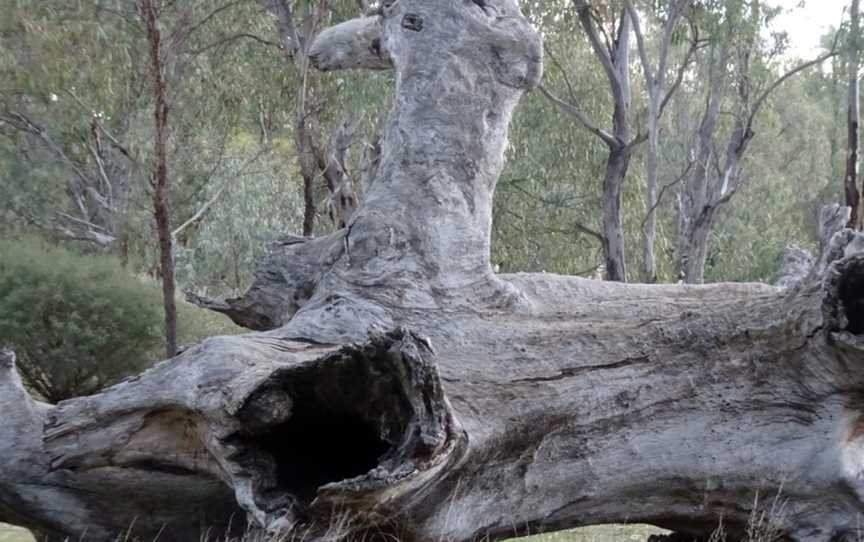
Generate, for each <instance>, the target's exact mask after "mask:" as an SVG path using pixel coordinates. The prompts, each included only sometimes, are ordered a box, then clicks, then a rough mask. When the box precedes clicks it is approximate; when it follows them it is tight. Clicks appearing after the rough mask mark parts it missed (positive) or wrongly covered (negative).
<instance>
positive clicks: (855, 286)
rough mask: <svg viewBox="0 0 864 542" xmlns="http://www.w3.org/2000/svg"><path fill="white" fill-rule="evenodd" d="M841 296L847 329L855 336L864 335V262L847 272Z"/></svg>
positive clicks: (841, 285)
mask: <svg viewBox="0 0 864 542" xmlns="http://www.w3.org/2000/svg"><path fill="white" fill-rule="evenodd" d="M839 294H840V302H841V303H842V306H843V311H844V313H845V314H846V320H847V321H848V325H847V326H846V329H847V330H848V331H849V332H850V333H854V334H855V335H861V334H864V262H857V263H855V264H853V266H852V268H851V269H848V270H847V271H846V274H845V276H844V277H843V280H842V282H841V283H840V291H839Z"/></svg>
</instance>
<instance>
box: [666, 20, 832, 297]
mask: <svg viewBox="0 0 864 542" xmlns="http://www.w3.org/2000/svg"><path fill="white" fill-rule="evenodd" d="M733 9H738V10H740V9H741V5H739V4H734V5H733V7H730V8H729V9H728V10H727V21H728V20H732V19H733V17H730V13H729V11H730V10H733ZM724 26H725V27H726V28H724V30H723V33H724V34H725V35H724V37H723V39H722V43H719V44H718V43H715V44H713V45H712V46H711V48H710V51H709V55H710V56H709V61H708V66H707V74H706V80H707V81H709V83H708V85H707V91H706V92H707V97H706V101H705V111H704V113H703V114H702V118H701V120H700V124H699V129H698V133H697V136H696V137H695V138H694V148H693V152H692V154H693V155H694V156H695V157H696V160H695V163H688V164H687V166H686V170H685V182H684V186H683V187H682V189H680V190H679V192H678V201H677V211H678V231H677V234H676V242H675V265H676V268H677V270H678V274H679V276H680V278H681V279H683V280H684V281H685V282H687V283H689V284H701V283H702V282H703V281H704V278H705V262H706V260H707V258H708V252H709V250H710V243H711V233H712V232H713V230H714V226H715V224H716V220H717V216H718V213H719V211H720V210H721V209H722V208H723V207H724V206H725V205H726V204H727V203H729V201H730V200H731V199H732V198H733V197H734V196H735V194H736V193H737V192H738V191H739V190H740V188H741V187H742V186H743V184H744V181H745V175H744V171H743V160H744V157H745V156H746V154H747V150H748V149H749V146H750V142H751V141H752V140H753V138H754V137H755V136H756V132H755V123H756V116H757V115H758V114H759V112H760V111H761V110H762V107H763V106H764V105H765V103H766V102H767V100H768V98H769V97H770V96H771V94H772V93H773V92H774V91H775V90H777V88H779V87H780V85H782V84H783V83H784V82H786V81H787V80H789V79H790V78H791V77H794V76H795V75H796V74H798V73H800V72H802V71H804V70H806V69H809V68H811V67H813V66H817V65H819V64H821V63H822V62H824V61H825V60H827V59H829V58H831V57H833V56H835V55H836V46H835V48H832V50H831V51H828V52H826V53H824V54H822V55H820V56H818V57H816V58H815V59H813V60H810V61H808V62H804V63H801V64H800V65H798V66H796V67H794V68H792V69H790V70H788V71H786V72H785V73H784V74H783V75H781V76H780V77H778V78H776V79H775V80H774V81H772V82H771V83H770V84H768V85H766V87H765V88H764V90H762V91H761V92H760V93H758V94H756V95H754V82H753V79H754V75H753V73H752V69H751V58H752V56H753V55H754V54H756V47H757V41H758V40H757V36H755V35H753V34H752V33H751V34H750V35H746V36H745V38H744V39H743V40H742V42H741V43H735V42H734V41H733V40H734V38H733V33H734V31H735V30H734V28H733V27H732V26H731V24H730V23H728V22H727V23H725V24H724ZM730 62H732V63H734V70H733V71H734V74H735V77H734V79H733V80H732V81H729V79H728V75H727V72H728V71H729V66H728V64H729V63H730ZM729 83H731V84H732V86H734V89H735V96H734V99H733V107H734V119H733V121H732V129H731V131H730V132H729V134H728V137H727V139H726V141H725V143H723V142H720V141H718V137H717V125H718V117H719V115H720V109H721V105H722V101H723V96H722V89H723V88H724V86H727V85H728V84H729ZM721 145H723V146H725V151H724V152H723V154H722V156H715V149H716V148H717V147H719V146H721ZM718 154H719V153H718Z"/></svg>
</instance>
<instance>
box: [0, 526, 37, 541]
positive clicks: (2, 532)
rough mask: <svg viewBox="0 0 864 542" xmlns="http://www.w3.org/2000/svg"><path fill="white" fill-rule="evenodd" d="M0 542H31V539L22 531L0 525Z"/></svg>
mask: <svg viewBox="0 0 864 542" xmlns="http://www.w3.org/2000/svg"><path fill="white" fill-rule="evenodd" d="M0 542H33V537H32V536H30V533H29V532H28V531H26V530H24V529H19V528H18V527H10V526H9V525H3V524H2V523H0Z"/></svg>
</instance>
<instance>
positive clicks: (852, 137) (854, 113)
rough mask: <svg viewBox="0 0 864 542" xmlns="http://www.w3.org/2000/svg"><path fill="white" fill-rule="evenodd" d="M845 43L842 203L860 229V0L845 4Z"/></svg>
mask: <svg viewBox="0 0 864 542" xmlns="http://www.w3.org/2000/svg"><path fill="white" fill-rule="evenodd" d="M849 18H850V25H849V38H848V39H849V43H848V45H847V54H848V60H847V62H848V64H847V69H848V70H849V74H848V75H849V92H848V95H847V108H846V128H847V136H846V176H845V185H844V186H845V189H846V205H848V206H849V207H851V208H852V217H851V218H850V220H849V227H851V228H857V229H859V230H860V229H861V228H862V226H864V213H862V210H861V194H862V192H864V185H862V186H861V188H860V189H859V188H858V161H859V157H858V156H859V152H860V146H861V145H860V143H859V128H858V124H859V122H860V117H861V113H860V105H861V82H860V78H861V73H860V72H861V2H860V0H852V4H851V5H850V7H849Z"/></svg>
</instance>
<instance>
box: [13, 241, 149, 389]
mask: <svg viewBox="0 0 864 542" xmlns="http://www.w3.org/2000/svg"><path fill="white" fill-rule="evenodd" d="M161 337H162V312H161V303H160V297H159V292H158V290H156V289H155V288H154V287H153V286H151V285H147V284H144V283H142V282H141V281H140V280H138V279H136V278H135V277H133V276H130V275H129V274H128V273H126V272H125V271H124V270H123V269H122V268H121V266H120V265H119V264H118V263H117V262H116V261H115V260H113V259H111V258H108V257H105V256H94V255H87V256H81V255H78V254H76V253H73V252H70V251H68V250H64V249H61V248H56V247H48V246H45V245H43V244H42V243H40V242H39V241H34V240H25V241H0V347H4V346H5V347H10V348H12V349H13V350H14V351H15V353H16V354H17V356H18V363H19V370H20V372H21V374H22V377H23V378H24V381H25V383H26V384H27V385H28V386H29V387H30V389H31V390H32V391H34V392H36V393H38V394H39V395H41V396H42V397H43V398H44V399H45V400H48V401H52V402H56V401H60V400H63V399H68V398H69V397H74V396H78V395H87V394H91V393H95V392H97V391H99V390H100V389H101V388H103V387H105V386H106V385H110V384H112V383H115V382H117V381H118V380H121V379H122V378H124V377H126V376H128V375H130V374H134V373H137V372H139V371H141V370H143V369H144V368H146V367H147V366H148V365H149V364H150V362H151V361H152V355H151V352H153V351H154V349H155V348H156V347H158V346H159V345H160V344H161Z"/></svg>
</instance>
